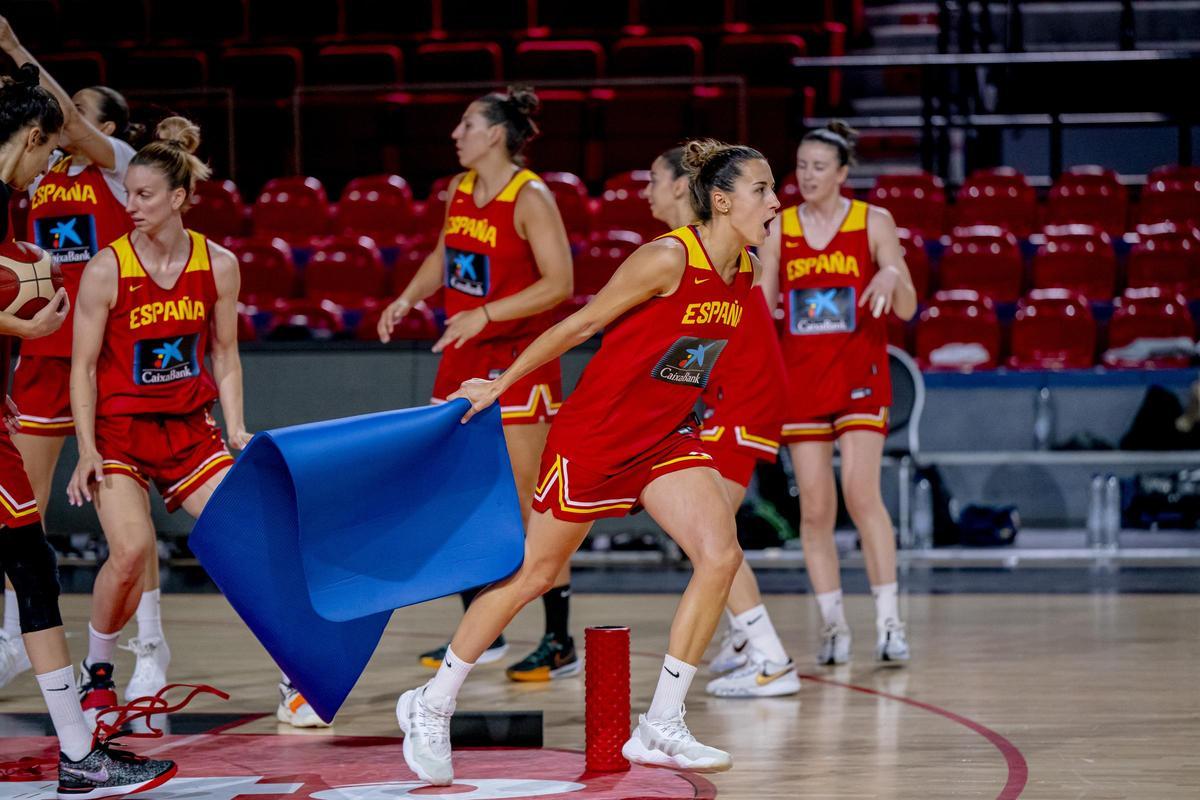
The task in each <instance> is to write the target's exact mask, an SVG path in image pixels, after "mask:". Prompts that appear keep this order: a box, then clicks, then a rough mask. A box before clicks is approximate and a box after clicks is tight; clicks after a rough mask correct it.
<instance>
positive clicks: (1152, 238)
mask: <svg viewBox="0 0 1200 800" xmlns="http://www.w3.org/2000/svg"><path fill="white" fill-rule="evenodd" d="M1137 236H1138V241H1137V243H1136V244H1134V246H1133V248H1132V249H1131V250H1130V251H1129V265H1128V280H1127V283H1128V285H1129V286H1132V287H1140V286H1161V287H1164V288H1167V289H1170V290H1172V291H1180V292H1183V293H1184V294H1185V295H1187V296H1188V297H1193V298H1200V231H1198V230H1196V229H1195V228H1182V229H1180V228H1177V227H1176V226H1175V225H1173V224H1170V223H1165V224H1158V225H1139V226H1138V234H1137Z"/></svg>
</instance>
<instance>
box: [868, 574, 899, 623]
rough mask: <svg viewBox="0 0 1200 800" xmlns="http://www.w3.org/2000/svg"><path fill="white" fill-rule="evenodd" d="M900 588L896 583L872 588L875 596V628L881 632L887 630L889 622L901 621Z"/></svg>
mask: <svg viewBox="0 0 1200 800" xmlns="http://www.w3.org/2000/svg"><path fill="white" fill-rule="evenodd" d="M898 588H899V587H898V586H897V585H896V583H895V582H892V583H885V584H882V585H880V586H872V587H871V594H873V595H875V627H876V628H877V629H878V630H879V631H881V632H882V631H883V630H884V629H885V628H887V623H888V620H894V621H896V622H899V621H900V599H899V596H898V595H899V592H898Z"/></svg>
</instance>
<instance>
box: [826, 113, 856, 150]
mask: <svg viewBox="0 0 1200 800" xmlns="http://www.w3.org/2000/svg"><path fill="white" fill-rule="evenodd" d="M825 128H826V130H829V131H832V132H833V133H836V134H837V135H838V136H840V137H842V138H843V139H845V140H846V144H848V145H850V147H851V148H853V147H854V145H855V143H857V142H858V131H856V130H854V128H851V127H850V126H849V125H847V124H846V121H845V120H841V119H834V120H830V121H829V124H828V125H826V126H825Z"/></svg>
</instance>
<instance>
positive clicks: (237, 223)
mask: <svg viewBox="0 0 1200 800" xmlns="http://www.w3.org/2000/svg"><path fill="white" fill-rule="evenodd" d="M248 220H249V212H248V211H247V209H246V204H245V203H243V202H242V196H241V194H239V193H238V188H237V186H236V185H235V184H234V182H233V181H197V182H196V190H195V191H194V192H192V205H191V207H190V208H189V209H188V210H187V215H186V216H185V218H184V223H185V224H186V225H187V226H188V227H189V228H191V229H192V230H195V231H199V232H200V233H203V234H204V235H205V236H207V237H209V238H210V239H217V240H220V239H225V238H227V237H229V236H241V235H243V234H245V233H246V227H247V222H248Z"/></svg>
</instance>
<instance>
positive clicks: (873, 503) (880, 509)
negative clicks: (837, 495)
mask: <svg viewBox="0 0 1200 800" xmlns="http://www.w3.org/2000/svg"><path fill="white" fill-rule="evenodd" d="M845 496H846V511H847V512H849V514H850V517H851V519H853V520H855V522H859V521H860V520H867V519H870V518H871V517H873V516H876V515H879V514H881V513H882V514H887V509H886V508H885V507H884V505H883V498H882V497H881V496H880V494H879V490H878V488H877V487H872V486H870V485H866V486H848V487H846V492H845Z"/></svg>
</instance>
